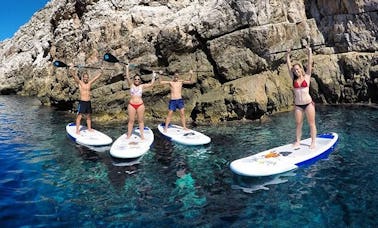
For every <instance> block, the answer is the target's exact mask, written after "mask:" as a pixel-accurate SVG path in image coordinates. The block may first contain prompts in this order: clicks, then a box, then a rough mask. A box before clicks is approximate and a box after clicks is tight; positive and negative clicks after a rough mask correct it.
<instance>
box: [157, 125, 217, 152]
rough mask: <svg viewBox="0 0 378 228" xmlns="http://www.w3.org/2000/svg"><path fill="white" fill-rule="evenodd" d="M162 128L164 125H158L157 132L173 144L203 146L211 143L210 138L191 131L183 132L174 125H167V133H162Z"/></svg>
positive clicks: (179, 127)
mask: <svg viewBox="0 0 378 228" xmlns="http://www.w3.org/2000/svg"><path fill="white" fill-rule="evenodd" d="M164 126H165V124H164V123H161V124H159V125H158V130H159V131H160V133H161V134H163V135H164V136H166V137H167V138H169V139H170V140H172V141H174V142H177V143H180V144H184V145H188V146H198V145H204V144H208V143H210V142H211V138H210V137H209V136H207V135H204V134H202V133H201V132H198V131H195V130H191V129H188V130H184V129H183V128H182V127H181V126H178V125H174V124H169V125H168V129H167V132H164Z"/></svg>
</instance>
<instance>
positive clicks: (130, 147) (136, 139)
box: [110, 127, 154, 158]
mask: <svg viewBox="0 0 378 228" xmlns="http://www.w3.org/2000/svg"><path fill="white" fill-rule="evenodd" d="M143 134H144V140H142V139H141V138H140V131H139V128H138V127H137V128H134V129H133V132H132V134H131V136H130V138H129V139H127V138H126V137H127V134H123V135H121V136H120V137H118V139H117V140H116V141H115V142H114V143H113V145H112V147H111V148H110V155H112V156H113V157H116V158H137V157H140V156H142V155H144V154H145V153H147V151H148V150H149V149H150V146H151V144H152V143H153V142H154V133H153V132H152V130H151V129H150V128H148V127H145V128H144V131H143Z"/></svg>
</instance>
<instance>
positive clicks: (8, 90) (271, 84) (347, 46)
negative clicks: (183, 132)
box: [0, 0, 378, 122]
mask: <svg viewBox="0 0 378 228" xmlns="http://www.w3.org/2000/svg"><path fill="white" fill-rule="evenodd" d="M377 9H378V2H377V1H374V0H357V1H349V0H343V1H326V0H317V1H310V0H305V1H300V0H294V1H291V0H290V1H289V0H272V1H251V0H183V1H173V0H156V1H153V0H129V1H123V0H51V1H50V2H49V3H48V4H47V5H46V6H45V8H44V9H42V10H40V11H39V12H36V13H35V14H34V16H33V17H32V19H31V20H30V21H29V22H28V23H27V24H25V25H24V26H23V27H21V28H20V30H19V31H18V32H17V33H16V34H15V35H14V37H13V38H12V39H8V40H5V41H3V42H1V43H0V60H1V65H0V93H1V94H21V95H27V96H36V97H38V98H39V99H40V100H41V101H42V103H44V104H46V105H52V106H56V107H58V108H60V109H63V110H74V109H75V108H76V102H77V99H78V92H79V91H78V88H77V86H76V84H75V82H74V80H73V79H72V78H71V77H70V76H68V75H67V71H66V69H65V68H56V67H54V66H53V64H52V62H53V61H54V60H60V61H63V62H65V63H66V64H68V65H73V66H77V67H78V68H79V71H80V72H84V71H88V73H89V74H90V75H92V74H93V73H94V71H95V70H96V69H87V68H83V67H82V66H91V67H100V66H104V67H106V68H112V69H113V70H106V71H105V73H104V75H103V76H102V77H101V78H100V79H99V80H98V81H97V82H96V83H95V84H94V87H93V89H92V102H93V107H94V112H95V113H97V114H98V116H100V117H103V119H104V120H109V119H115V118H124V117H125V116H126V114H125V109H126V108H127V104H128V99H129V91H128V88H129V86H128V85H127V83H126V82H125V81H124V77H123V67H124V66H123V65H122V64H118V63H117V64H112V63H108V62H104V61H103V55H104V54H105V53H107V52H109V53H111V54H113V55H114V56H116V57H117V58H118V59H119V60H121V61H123V62H129V63H132V64H134V67H132V70H131V74H132V75H135V74H139V75H140V76H141V77H142V79H143V81H145V82H147V81H149V80H151V72H152V70H161V71H163V72H164V74H165V76H161V77H164V79H167V80H169V78H168V77H167V75H170V74H172V73H173V72H175V71H179V72H181V73H182V75H181V78H182V79H188V78H189V75H188V74H186V73H187V72H188V71H189V70H191V69H193V70H194V71H195V73H194V74H195V78H196V83H195V84H193V85H187V86H185V87H184V89H183V98H184V99H185V102H186V112H187V114H188V115H190V116H191V118H192V120H195V121H203V122H209V121H210V122H218V121H227V120H239V119H259V118H261V117H262V116H263V115H265V114H270V113H274V112H278V111H281V110H287V109H289V108H290V107H291V106H292V105H293V100H294V98H293V92H292V82H291V80H290V78H289V74H288V69H287V67H286V64H285V52H286V50H287V49H289V48H291V49H292V50H293V51H292V60H293V61H296V62H300V63H302V64H303V65H304V66H306V64H307V59H306V51H305V49H304V47H305V46H306V45H311V46H312V48H313V52H314V66H313V75H312V76H313V77H312V81H311V89H310V92H311V95H312V97H313V99H314V101H315V102H319V103H332V104H334V103H356V102H366V103H368V102H373V103H377V102H378V92H377V91H378V88H377V87H378V73H377V72H378V69H377V62H378V54H377V50H378V42H377V34H378V23H377V22H378V14H377ZM169 93H170V91H169V87H168V86H165V85H156V86H154V87H153V88H152V89H150V90H147V91H145V92H144V95H143V96H144V101H145V104H146V106H147V111H146V115H147V116H149V117H152V118H156V119H163V118H164V116H165V115H166V111H167V103H168V100H169Z"/></svg>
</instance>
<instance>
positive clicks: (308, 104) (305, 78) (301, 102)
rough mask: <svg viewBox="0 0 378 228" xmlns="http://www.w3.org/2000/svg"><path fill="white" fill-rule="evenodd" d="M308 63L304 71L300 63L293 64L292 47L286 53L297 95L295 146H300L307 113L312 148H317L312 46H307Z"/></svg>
mask: <svg viewBox="0 0 378 228" xmlns="http://www.w3.org/2000/svg"><path fill="white" fill-rule="evenodd" d="M307 51H308V64H307V71H306V72H304V70H303V68H302V67H301V65H300V64H298V63H296V64H294V65H291V61H290V49H289V50H288V51H287V54H286V63H287V67H288V68H289V74H290V77H291V78H292V80H293V87H294V97H295V112H294V113H295V123H296V141H295V143H294V146H295V147H297V146H299V143H300V141H301V137H302V126H303V117H304V114H305V115H306V118H307V121H308V124H309V126H310V134H311V145H310V148H311V149H313V148H315V139H316V124H315V104H314V102H313V101H312V98H311V96H310V81H311V70H312V52H311V48H310V47H307Z"/></svg>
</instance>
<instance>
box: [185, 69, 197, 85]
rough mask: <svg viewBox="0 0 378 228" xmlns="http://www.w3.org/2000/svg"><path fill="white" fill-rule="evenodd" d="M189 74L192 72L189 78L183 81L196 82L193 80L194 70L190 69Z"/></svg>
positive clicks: (186, 82) (187, 82)
mask: <svg viewBox="0 0 378 228" xmlns="http://www.w3.org/2000/svg"><path fill="white" fill-rule="evenodd" d="M189 74H190V78H189V80H184V81H182V83H183V84H194V83H195V81H194V80H193V70H190V71H189Z"/></svg>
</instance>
